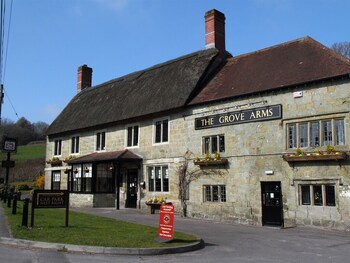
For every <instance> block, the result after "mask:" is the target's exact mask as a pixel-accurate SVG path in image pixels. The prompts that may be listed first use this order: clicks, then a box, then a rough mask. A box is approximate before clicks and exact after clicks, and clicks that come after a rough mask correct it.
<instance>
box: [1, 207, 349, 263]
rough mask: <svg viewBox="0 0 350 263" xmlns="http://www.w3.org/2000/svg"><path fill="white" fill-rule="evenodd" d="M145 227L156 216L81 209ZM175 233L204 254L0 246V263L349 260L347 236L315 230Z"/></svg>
mask: <svg viewBox="0 0 350 263" xmlns="http://www.w3.org/2000/svg"><path fill="white" fill-rule="evenodd" d="M79 211H81V212H86V213H93V214H97V215H101V216H107V217H112V218H118V219H122V220H123V219H125V220H128V221H133V222H139V223H140V222H142V223H144V224H147V225H157V215H149V214H144V213H140V212H139V211H137V210H136V211H133V210H124V211H122V210H119V211H116V210H114V209H96V208H94V209H79ZM175 220H176V221H175V222H176V224H175V229H176V230H177V231H185V232H190V233H193V234H196V235H197V236H199V237H201V238H203V239H204V241H205V243H206V246H205V248H203V249H201V250H197V251H193V252H189V253H183V254H170V255H158V256H131V255H107V254H98V255H96V254H95V255H94V254H81V253H73V252H59V251H52V250H42V249H23V248H18V247H11V246H7V245H1V246H0V262H6V263H8V262H26V263H27V262H35V263H40V262H45V263H47V262H50V263H51V262H52V263H55V262H60V263H62V262H71V263H80V262H81V263H82V262H84V263H90V262H91V263H92V262H94V263H97V262H107V263H109V262H155V263H158V262H172V263H173V262H175V263H176V262H191V263H197V262H198V263H199V262H201V263H205V262H211V263H212V262H216V261H219V262H220V263H226V262H230V263H232V262H239V263H245V262H261V263H265V262H266V263H277V262H278V263H281V262H283V263H297V262H300V263H309V262H310V263H314V262H317V263H326V262H327V263H330V262H332V263H338V262H339V263H340V262H341V263H344V262H349V259H350V233H349V232H340V231H330V230H320V229H315V228H306V227H296V228H288V229H279V228H268V227H260V226H246V225H239V224H232V223H222V222H221V223H219V222H214V221H206V220H196V219H184V218H181V217H176V218H175Z"/></svg>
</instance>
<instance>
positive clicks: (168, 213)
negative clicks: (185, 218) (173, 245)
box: [157, 203, 174, 242]
mask: <svg viewBox="0 0 350 263" xmlns="http://www.w3.org/2000/svg"><path fill="white" fill-rule="evenodd" d="M173 239H174V205H173V204H171V203H169V204H162V205H161V206H160V210H159V228H158V238H157V240H158V241H159V242H169V241H172V240H173Z"/></svg>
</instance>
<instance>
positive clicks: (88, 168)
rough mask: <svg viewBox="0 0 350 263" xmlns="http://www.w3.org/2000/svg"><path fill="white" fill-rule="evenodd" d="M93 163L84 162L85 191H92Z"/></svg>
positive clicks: (83, 188)
mask: <svg viewBox="0 0 350 263" xmlns="http://www.w3.org/2000/svg"><path fill="white" fill-rule="evenodd" d="M91 181H92V164H90V163H88V164H84V165H83V179H82V186H81V188H82V190H83V192H84V193H91V190H92V186H91Z"/></svg>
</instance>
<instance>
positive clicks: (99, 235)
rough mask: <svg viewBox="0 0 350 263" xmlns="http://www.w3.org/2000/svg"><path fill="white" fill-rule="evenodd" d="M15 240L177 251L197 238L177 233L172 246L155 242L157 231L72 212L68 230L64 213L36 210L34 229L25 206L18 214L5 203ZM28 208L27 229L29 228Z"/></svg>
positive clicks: (19, 205)
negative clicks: (25, 216)
mask: <svg viewBox="0 0 350 263" xmlns="http://www.w3.org/2000/svg"><path fill="white" fill-rule="evenodd" d="M2 205H3V207H4V210H5V214H6V216H7V219H8V222H9V225H10V228H11V231H12V235H13V237H14V238H18V239H26V240H34V241H43V242H53V243H65V244H75V245H86V246H104V247H123V248H161V247H176V246H183V245H187V244H191V243H194V242H196V240H197V239H196V237H195V236H193V235H189V234H186V233H181V232H175V234H174V240H173V241H172V242H169V243H159V242H156V241H155V237H157V233H158V232H157V231H158V229H157V228H155V227H150V226H144V225H139V224H134V223H129V222H125V221H120V220H115V219H110V218H104V217H98V216H93V215H87V214H83V213H77V212H72V211H70V212H69V226H68V227H65V210H64V209H36V210H35V225H34V228H30V227H29V228H27V227H23V226H22V215H23V202H21V201H20V202H18V203H17V207H18V208H17V214H16V215H13V214H12V208H8V207H7V206H6V204H4V203H2ZM30 211H31V209H30V208H29V216H28V225H30V214H31V212H30Z"/></svg>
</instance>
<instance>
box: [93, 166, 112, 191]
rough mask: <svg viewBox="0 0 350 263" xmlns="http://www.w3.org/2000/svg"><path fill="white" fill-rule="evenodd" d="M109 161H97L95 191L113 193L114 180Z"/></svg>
mask: <svg viewBox="0 0 350 263" xmlns="http://www.w3.org/2000/svg"><path fill="white" fill-rule="evenodd" d="M111 167H113V166H112V164H111V163H99V164H97V168H96V192H97V193H113V191H114V180H113V170H112V169H111Z"/></svg>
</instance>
